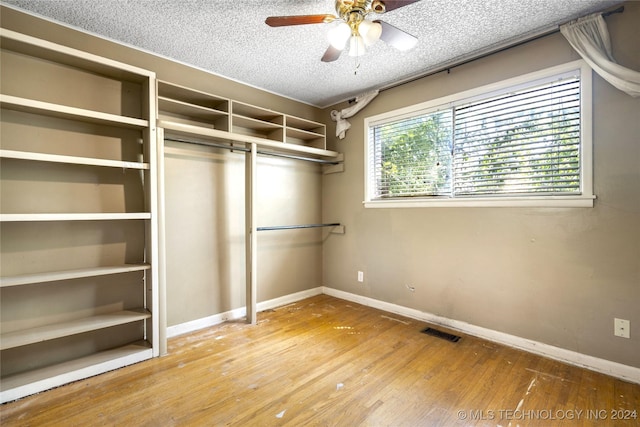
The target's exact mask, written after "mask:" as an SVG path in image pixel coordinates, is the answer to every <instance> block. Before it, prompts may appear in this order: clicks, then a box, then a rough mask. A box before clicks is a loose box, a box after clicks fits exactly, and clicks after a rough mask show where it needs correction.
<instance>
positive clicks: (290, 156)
mask: <svg viewBox="0 0 640 427" xmlns="http://www.w3.org/2000/svg"><path fill="white" fill-rule="evenodd" d="M164 140H165V141H173V142H182V143H185V144H195V145H204V146H207V147H213V148H224V149H227V150H234V151H242V152H244V153H248V152H249V151H251V150H250V149H248V148H245V147H235V146H231V145H226V144H218V143H216V142H204V141H196V140H193V139H182V138H166V137H165V139H164ZM258 154H261V155H263V156H272V157H284V158H286V159H294V160H304V161H306V162H314V163H320V164H323V165H339V164H340V162H338V161H335V160H322V159H315V158H313V157H303V156H295V155H293V154H283V153H274V152H271V151H262V150H258Z"/></svg>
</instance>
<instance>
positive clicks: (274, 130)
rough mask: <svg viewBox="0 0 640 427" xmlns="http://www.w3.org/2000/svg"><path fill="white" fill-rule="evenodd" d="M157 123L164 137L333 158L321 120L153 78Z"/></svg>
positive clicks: (336, 154) (334, 154)
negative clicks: (156, 92)
mask: <svg viewBox="0 0 640 427" xmlns="http://www.w3.org/2000/svg"><path fill="white" fill-rule="evenodd" d="M158 119H159V124H158V126H159V127H161V128H163V129H165V134H166V135H167V136H171V135H175V136H191V137H202V138H206V139H214V140H222V141H227V142H231V143H234V142H241V143H242V142H244V143H255V144H257V145H258V146H260V147H264V148H267V149H269V150H274V151H288V152H298V153H304V154H310V155H313V156H316V157H326V158H338V157H339V153H337V152H335V151H330V150H327V144H326V126H325V125H324V124H323V123H319V122H314V121H312V120H307V119H303V118H300V117H294V116H290V115H288V114H283V113H279V112H277V111H273V110H270V109H268V108H264V107H260V106H255V105H251V104H247V103H244V102H240V101H235V100H232V99H226V98H222V97H219V96H217V95H213V94H208V93H205V92H202V91H199V90H195V89H189V88H186V87H182V86H177V85H174V84H172V83H168V82H163V81H158Z"/></svg>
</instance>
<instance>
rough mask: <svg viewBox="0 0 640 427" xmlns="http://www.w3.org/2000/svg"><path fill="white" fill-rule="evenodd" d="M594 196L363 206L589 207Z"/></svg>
mask: <svg viewBox="0 0 640 427" xmlns="http://www.w3.org/2000/svg"><path fill="white" fill-rule="evenodd" d="M595 198H596V196H546V197H483V198H478V197H476V198H473V199H472V198H468V199H466V198H458V199H445V198H432V199H429V198H415V199H414V198H411V199H387V200H365V201H364V202H362V203H363V204H364V207H365V208H458V207H467V208H498V207H502V208H591V207H593V200H594V199H595Z"/></svg>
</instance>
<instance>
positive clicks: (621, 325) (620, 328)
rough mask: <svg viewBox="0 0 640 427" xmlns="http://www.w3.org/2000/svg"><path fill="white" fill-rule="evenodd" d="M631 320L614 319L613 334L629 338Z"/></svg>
mask: <svg viewBox="0 0 640 427" xmlns="http://www.w3.org/2000/svg"><path fill="white" fill-rule="evenodd" d="M630 332H631V322H630V321H628V320H624V319H617V318H616V319H613V334H614V335H615V336H617V337H622V338H629V336H630Z"/></svg>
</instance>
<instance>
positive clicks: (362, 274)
mask: <svg viewBox="0 0 640 427" xmlns="http://www.w3.org/2000/svg"><path fill="white" fill-rule="evenodd" d="M358 282H360V283H362V282H364V271H358Z"/></svg>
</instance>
